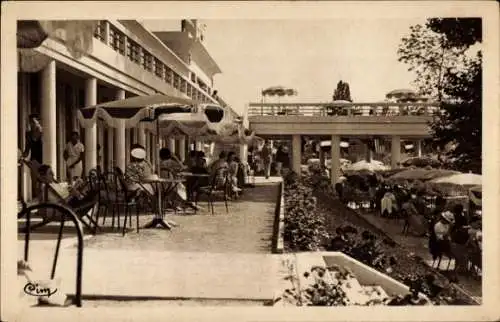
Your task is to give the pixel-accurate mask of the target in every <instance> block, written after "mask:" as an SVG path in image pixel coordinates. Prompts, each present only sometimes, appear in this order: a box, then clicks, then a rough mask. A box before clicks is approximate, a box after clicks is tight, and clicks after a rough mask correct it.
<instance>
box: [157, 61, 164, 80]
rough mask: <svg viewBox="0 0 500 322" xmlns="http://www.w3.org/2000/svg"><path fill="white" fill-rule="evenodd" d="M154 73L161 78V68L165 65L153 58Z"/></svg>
mask: <svg viewBox="0 0 500 322" xmlns="http://www.w3.org/2000/svg"><path fill="white" fill-rule="evenodd" d="M154 60H155V75H156V76H158V77H159V78H162V79H163V70H164V68H165V65H164V64H163V63H162V62H161V61H160V60H159V59H158V58H155V59H154Z"/></svg>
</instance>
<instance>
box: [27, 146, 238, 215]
mask: <svg viewBox="0 0 500 322" xmlns="http://www.w3.org/2000/svg"><path fill="white" fill-rule="evenodd" d="M75 138H76V136H75ZM18 153H19V154H18V159H19V164H20V165H22V164H25V165H28V167H29V168H30V169H31V174H32V177H33V176H35V177H36V179H35V181H37V182H38V184H39V185H38V189H37V190H38V191H37V193H36V194H37V196H38V198H37V199H38V201H39V202H41V201H49V202H57V203H59V202H61V201H63V202H65V203H66V204H68V205H70V206H72V207H78V206H79V205H81V204H82V203H85V202H87V201H88V200H90V199H92V198H94V197H95V196H96V194H98V193H99V192H98V191H92V187H90V184H89V182H88V180H85V178H82V177H81V174H80V176H78V175H74V174H75V172H73V175H71V176H70V177H69V178H68V179H69V180H68V182H62V181H59V180H57V179H56V176H55V174H54V172H53V170H52V168H51V167H50V165H46V164H40V163H39V162H38V161H37V160H35V159H33V158H31V159H27V158H26V157H25V155H24V154H23V153H22V152H21V151H18ZM146 155H147V153H146V150H145V148H144V147H143V146H141V145H139V144H134V145H132V146H131V152H130V162H129V164H128V165H127V166H126V168H125V172H124V179H125V180H124V181H125V186H126V189H127V190H128V191H129V192H136V193H137V194H136V195H138V194H139V193H143V192H144V193H147V194H149V195H150V196H154V195H156V192H157V191H155V189H154V187H153V185H152V183H151V180H152V178H155V177H156V178H162V179H167V180H166V183H167V184H170V185H171V187H172V188H173V189H170V190H168V189H167V190H168V191H170V193H171V194H172V195H171V196H167V197H176V198H178V199H180V200H181V201H182V202H183V203H184V205H185V206H188V207H191V208H193V209H199V207H198V206H197V205H196V204H195V202H194V201H195V198H194V197H195V195H196V193H198V192H199V188H200V187H207V186H210V185H215V186H216V188H219V187H220V188H222V186H223V185H226V180H228V181H229V182H228V183H229V187H230V189H231V197H238V196H239V194H240V193H241V192H242V189H241V188H240V187H239V186H241V172H242V171H243V169H242V166H241V163H240V162H239V160H238V158H237V157H236V155H235V153H234V152H229V153H226V152H224V151H223V152H221V153H220V154H219V158H218V159H217V160H215V161H214V162H213V163H212V164H211V165H207V162H206V158H205V153H204V152H203V151H195V150H192V151H190V152H189V154H188V157H187V160H186V162H185V163H183V162H182V161H181V160H179V158H178V157H176V156H175V155H174V154H173V153H172V152H171V151H170V150H169V149H168V148H162V149H160V151H159V155H160V163H159V170H160V171H159V174H155V171H154V169H153V166H152V165H151V163H150V162H149V161H148V160H147V159H146ZM158 175H159V176H158ZM169 179H171V180H169ZM175 179H178V180H175ZM47 186H49V187H50V188H51V189H45V188H44V187H47ZM217 186H219V187H217Z"/></svg>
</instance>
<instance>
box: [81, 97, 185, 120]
mask: <svg viewBox="0 0 500 322" xmlns="http://www.w3.org/2000/svg"><path fill="white" fill-rule="evenodd" d="M193 107H194V101H192V100H190V99H184V98H180V97H175V96H169V95H163V94H156V95H151V96H135V97H132V98H127V99H123V100H117V101H112V102H107V103H103V104H98V105H95V106H90V107H85V108H82V109H80V110H79V111H78V119H79V121H80V124H81V125H82V126H83V127H89V126H91V125H93V124H94V123H95V122H96V120H97V119H98V118H100V119H103V120H104V121H105V122H106V123H107V124H108V125H109V126H110V127H118V120H123V121H124V122H125V128H133V127H136V126H137V124H138V123H139V122H140V121H144V120H149V121H152V120H155V119H157V118H158V116H159V115H161V114H169V113H192V112H194V108H193Z"/></svg>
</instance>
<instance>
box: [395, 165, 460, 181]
mask: <svg viewBox="0 0 500 322" xmlns="http://www.w3.org/2000/svg"><path fill="white" fill-rule="evenodd" d="M457 173H459V172H457V171H452V170H441V169H436V170H428V169H421V168H417V169H408V170H404V171H401V172H398V173H396V174H394V175H392V176H390V177H389V178H390V179H403V180H422V181H426V180H432V179H435V178H440V177H445V176H450V175H453V174H457Z"/></svg>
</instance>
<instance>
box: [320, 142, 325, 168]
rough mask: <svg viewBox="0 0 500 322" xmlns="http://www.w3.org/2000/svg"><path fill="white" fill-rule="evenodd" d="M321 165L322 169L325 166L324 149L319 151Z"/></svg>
mask: <svg viewBox="0 0 500 322" xmlns="http://www.w3.org/2000/svg"><path fill="white" fill-rule="evenodd" d="M319 163H320V164H321V166H322V167H324V166H325V152H323V149H321V147H320V149H319Z"/></svg>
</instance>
